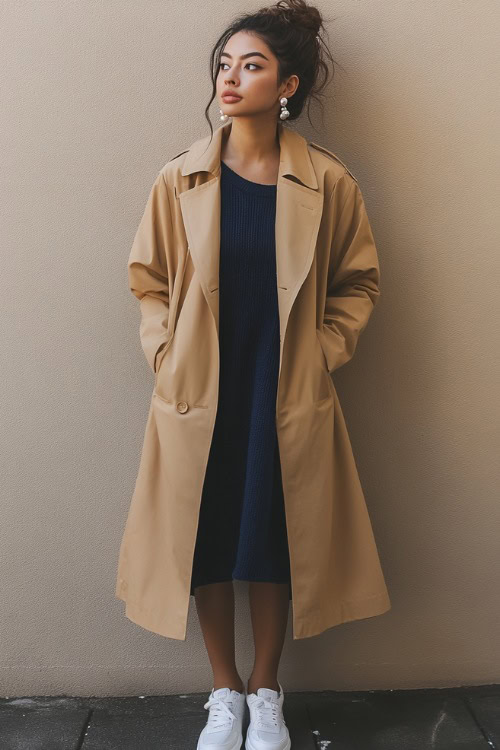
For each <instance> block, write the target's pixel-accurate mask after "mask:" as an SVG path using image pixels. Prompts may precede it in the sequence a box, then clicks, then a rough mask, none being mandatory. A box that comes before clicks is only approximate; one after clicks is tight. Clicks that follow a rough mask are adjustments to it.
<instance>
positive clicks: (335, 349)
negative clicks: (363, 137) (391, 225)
mask: <svg viewBox="0 0 500 750" xmlns="http://www.w3.org/2000/svg"><path fill="white" fill-rule="evenodd" d="M330 200H331V201H332V206H331V209H332V212H333V216H334V229H333V237H332V244H331V249H330V258H329V264H328V279H327V290H326V301H325V309H324V317H323V325H322V329H321V331H320V333H319V334H318V335H319V336H320V340H321V343H322V346H323V351H324V354H325V359H326V362H327V367H328V371H329V372H330V373H332V372H333V371H334V370H336V369H337V368H338V367H341V366H342V365H344V364H345V363H346V362H348V361H349V360H350V359H351V357H352V356H353V354H354V352H355V349H356V344H357V342H358V338H359V336H360V334H361V332H362V331H363V329H364V328H365V326H366V324H367V323H368V319H369V317H370V315H371V314H372V311H373V308H374V306H375V304H376V302H377V300H378V297H379V295H380V289H379V278H380V270H379V262H378V257H377V250H376V246H375V241H374V237H373V234H372V230H371V227H370V223H369V220H368V216H367V213H366V208H365V204H364V200H363V196H362V194H361V190H360V187H359V185H358V183H357V181H356V180H355V179H354V178H353V177H352V176H351V175H350V173H349V172H346V173H345V174H344V175H342V177H340V178H339V179H338V180H337V182H336V183H335V186H334V189H333V192H332V195H331V198H330Z"/></svg>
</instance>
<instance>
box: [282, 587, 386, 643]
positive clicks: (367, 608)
mask: <svg viewBox="0 0 500 750" xmlns="http://www.w3.org/2000/svg"><path fill="white" fill-rule="evenodd" d="M391 608H392V605H391V601H390V599H389V595H388V593H387V592H383V593H381V594H373V596H367V597H364V598H363V599H356V600H355V601H353V600H344V601H341V602H340V603H339V604H338V606H336V607H335V608H334V609H333V612H331V614H330V617H328V618H326V621H327V622H328V624H327V625H325V617H324V615H322V614H321V612H319V611H318V613H317V615H316V616H314V615H313V614H311V612H309V613H308V615H307V620H304V621H302V622H301V621H298V620H297V619H295V620H294V628H293V631H294V632H293V640H294V641H297V640H300V639H302V638H311V637H313V636H315V635H320V634H321V633H324V632H325V631H326V630H330V628H333V627H336V626H337V625H342V624H343V623H346V622H352V621H354V620H364V619H368V618H370V617H376V616H377V615H383V614H384V613H385V612H388V611H389V610H390V609H391Z"/></svg>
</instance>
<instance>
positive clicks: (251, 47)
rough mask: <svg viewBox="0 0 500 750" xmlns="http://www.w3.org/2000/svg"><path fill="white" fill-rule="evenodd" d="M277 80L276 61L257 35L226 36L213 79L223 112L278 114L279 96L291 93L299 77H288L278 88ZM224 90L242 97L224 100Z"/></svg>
mask: <svg viewBox="0 0 500 750" xmlns="http://www.w3.org/2000/svg"><path fill="white" fill-rule="evenodd" d="M292 79H293V80H292ZM277 80H278V60H277V58H276V57H275V56H274V55H273V53H272V52H271V50H270V49H269V47H268V46H267V44H266V43H265V42H263V41H262V40H261V39H260V38H259V37H258V36H255V35H254V34H250V33H248V32H246V31H238V32H237V33H236V34H233V36H232V37H230V39H228V41H227V43H226V46H225V47H224V49H223V51H222V52H221V56H220V65H219V71H218V73H217V79H216V84H217V86H216V90H217V97H218V100H219V106H220V108H221V109H222V111H223V113H224V114H226V115H229V116H230V117H242V116H246V117H249V116H252V115H261V114H265V113H269V114H270V115H273V116H274V117H277V115H278V112H279V111H280V109H281V105H280V102H279V100H280V98H281V97H282V96H287V97H288V96H290V95H291V93H292V92H293V91H294V90H295V88H296V85H297V83H298V78H297V76H291V77H290V79H289V81H288V82H287V83H284V84H282V86H281V87H280V88H279V89H278V87H277ZM225 89H231V90H232V91H234V92H235V93H236V94H238V96H239V97H241V98H240V99H238V100H229V99H226V100H225V99H223V93H224V90H225ZM287 92H288V93H287Z"/></svg>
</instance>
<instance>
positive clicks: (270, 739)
mask: <svg viewBox="0 0 500 750" xmlns="http://www.w3.org/2000/svg"><path fill="white" fill-rule="evenodd" d="M278 685H279V688H280V690H279V693H278V691H277V690H271V689H270V688H259V689H258V690H257V693H249V694H247V696H246V701H247V704H248V708H249V709H250V724H249V725H248V729H247V736H246V740H245V750H290V748H291V746H292V742H291V740H290V734H289V732H288V727H287V725H286V724H285V720H284V718H283V701H284V699H285V696H284V695H283V688H282V687H281V685H280V683H279V682H278Z"/></svg>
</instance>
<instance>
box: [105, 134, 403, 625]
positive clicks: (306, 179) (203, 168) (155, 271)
mask: <svg viewBox="0 0 500 750" xmlns="http://www.w3.org/2000/svg"><path fill="white" fill-rule="evenodd" d="M230 128H231V121H229V122H228V123H226V124H224V125H220V126H219V127H218V128H217V129H216V130H215V131H214V135H213V138H212V141H211V142H209V141H210V134H208V135H207V136H205V137H204V138H201V139H199V140H197V141H195V142H194V143H193V144H192V145H191V147H190V148H189V149H187V150H186V151H183V152H182V153H181V154H178V155H177V156H176V157H174V158H173V159H171V160H170V161H168V162H167V163H166V164H165V166H164V167H162V169H161V170H160V172H159V173H158V175H157V177H156V180H155V182H154V184H153V187H152V189H151V193H150V195H149V199H148V201H147V205H146V208H145V211H144V215H143V217H142V219H141V222H140V225H139V228H138V230H137V233H136V236H135V239H134V242H133V246H132V250H131V253H130V258H129V263H128V271H129V280H130V289H131V291H132V293H133V294H134V295H135V296H136V297H137V298H138V299H139V300H140V308H141V324H140V338H141V343H142V347H143V350H144V354H145V356H146V359H147V361H148V363H149V365H150V367H151V370H152V371H153V373H154V388H153V391H152V397H151V404H150V408H149V414H148V418H147V423H146V428H145V436H144V443H143V448H142V453H141V458H140V465H139V470H138V476H137V480H136V484H135V490H134V493H133V497H132V500H131V504H130V509H129V512H128V517H127V521H126V524H125V530H124V534H123V538H122V542H121V546H120V553H119V563H118V576H117V582H116V597H117V598H119V599H122V600H123V601H124V602H125V603H126V610H125V615H126V617H128V618H129V619H130V620H131V621H133V622H134V623H136V624H137V625H140V626H141V627H143V628H145V629H147V630H150V631H152V632H154V633H158V634H160V635H163V636H166V637H168V638H175V639H179V640H185V639H186V627H187V620H188V610H189V604H190V582H191V572H192V562H193V555H194V548H195V542H196V533H197V526H198V517H199V509H200V503H201V496H202V489H203V482H204V476H205V469H206V466H207V461H208V456H209V450H210V444H211V439H212V433H213V429H214V423H215V417H216V411H217V399H218V382H219V380H218V379H219V339H218V330H219V243H220V172H221V167H220V154H221V136H222V133H223V131H224V130H226V131H227V130H228V129H230ZM278 133H279V144H280V164H279V174H278V182H277V203H276V230H275V232H276V237H275V239H276V266H277V278H276V284H277V292H278V303H279V317H280V333H281V335H280V342H281V343H280V361H279V381H278V392H277V398H276V425H277V433H278V445H279V452H280V459H281V470H282V480H283V493H284V500H285V514H286V524H287V533H288V543H289V554H290V574H291V583H292V591H291V596H292V612H293V638H294V639H299V638H307V637H309V636H314V635H317V634H319V633H321V632H323V631H324V630H326V629H328V628H331V627H333V626H334V625H338V624H340V623H343V622H347V621H349V620H356V619H361V618H367V617H373V616H374V615H380V614H382V613H384V612H386V611H387V610H388V609H390V608H391V603H390V600H389V596H388V591H387V588H386V585H385V581H384V577H383V573H382V569H381V565H380V561H379V557H378V552H377V547H376V543H375V540H374V535H373V531H372V526H371V522H370V518H369V515H368V511H367V507H366V504H365V499H364V495H363V491H362V488H361V484H360V480H359V477H358V473H357V470H356V464H355V460H354V457H353V453H352V449H351V444H350V440H349V436H348V432H347V429H346V424H345V421H344V417H343V414H342V410H341V406H340V403H339V399H338V397H337V393H336V390H335V385H334V383H333V381H332V378H331V376H330V375H331V373H333V372H334V371H335V370H336V369H337V368H339V367H341V366H342V365H343V364H345V363H346V362H347V361H348V360H350V359H351V357H352V356H353V354H354V351H355V349H356V343H357V340H358V337H359V335H360V333H361V331H362V330H363V329H364V328H365V326H366V324H367V322H368V319H369V317H370V315H371V313H372V310H373V307H374V305H375V303H376V301H377V298H378V296H379V287H378V284H379V265H378V258H377V253H376V248H375V243H374V238H373V235H372V231H371V228H370V225H369V221H368V217H367V214H366V210H365V205H364V202H363V198H362V195H361V191H360V188H359V185H358V183H357V181H356V179H355V178H354V177H353V175H352V174H351V173H350V172H349V170H348V169H347V168H346V167H345V165H343V164H342V162H341V161H340V160H339V159H338V158H337V157H336V156H335V155H333V154H332V153H331V152H329V151H327V150H326V149H324V148H322V147H320V146H318V145H316V144H313V143H309V142H308V141H306V139H305V138H303V137H302V136H301V135H300V134H299V133H297V132H296V131H294V130H292V129H290V128H289V127H287V126H284V125H283V124H282V123H281V122H279V123H278Z"/></svg>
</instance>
